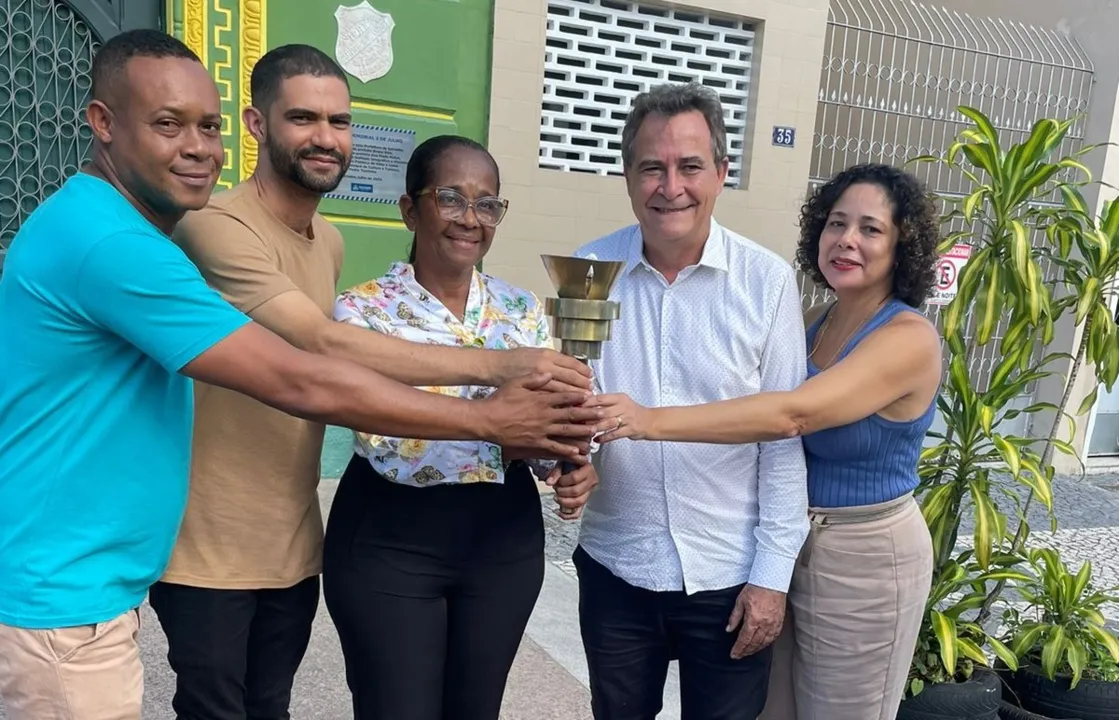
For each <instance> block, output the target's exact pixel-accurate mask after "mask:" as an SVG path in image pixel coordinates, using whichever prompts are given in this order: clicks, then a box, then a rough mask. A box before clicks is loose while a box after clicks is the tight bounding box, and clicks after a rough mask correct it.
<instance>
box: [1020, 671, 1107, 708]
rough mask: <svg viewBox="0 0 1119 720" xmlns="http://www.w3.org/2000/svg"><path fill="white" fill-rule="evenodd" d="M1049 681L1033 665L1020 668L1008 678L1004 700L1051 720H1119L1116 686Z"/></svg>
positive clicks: (1083, 679)
mask: <svg viewBox="0 0 1119 720" xmlns="http://www.w3.org/2000/svg"><path fill="white" fill-rule="evenodd" d="M1071 684H1072V681H1071V679H1069V678H1067V677H1060V676H1058V677H1057V679H1056V680H1050V679H1049V678H1047V677H1045V675H1043V674H1042V673H1041V671H1040V670H1039V669H1038V668H1036V667H1034V666H1033V665H1023V666H1022V667H1020V668H1019V669H1018V672H1016V673H1013V674H1012V675H1010V677H1009V678H1008V683H1007V685H1008V687H1007V692H1005V693H1004V695H1005V696H1006V697H1005V699H1006V700H1007V701H1009V702H1012V703H1014V704H1016V705H1018V706H1019V707H1021V708H1022V709H1023V710H1028V711H1030V712H1032V713H1037V714H1039V715H1042V716H1044V717H1047V718H1053V719H1054V720H1119V683H1112V682H1101V681H1099V680H1088V679H1086V678H1081V680H1080V682H1079V683H1077V685H1076V689H1075V690H1070V689H1069V686H1070V685H1071Z"/></svg>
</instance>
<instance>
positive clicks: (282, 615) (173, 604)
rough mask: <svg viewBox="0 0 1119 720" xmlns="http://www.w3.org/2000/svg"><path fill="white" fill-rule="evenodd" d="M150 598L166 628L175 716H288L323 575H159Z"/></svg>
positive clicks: (215, 719)
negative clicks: (253, 585)
mask: <svg viewBox="0 0 1119 720" xmlns="http://www.w3.org/2000/svg"><path fill="white" fill-rule="evenodd" d="M148 602H149V603H150V604H151V606H152V609H153V610H155V613H156V615H157V616H158V617H159V624H160V625H161V626H163V632H164V634H165V635H166V636H167V645H168V652H167V658H168V660H169V661H170V663H171V669H172V670H174V671H175V676H176V677H175V697H174V699H173V700H172V702H171V706H172V708H173V709H174V711H175V716H176V717H177V718H178V720H288V719H289V718H290V717H291V716H290V714H289V713H288V707H289V706H290V704H291V686H292V683H293V682H294V680H295V671H296V670H298V669H299V663H300V662H302V661H303V654H304V653H305V652H306V651H307V643H308V642H309V641H310V638H311V625H312V623H313V622H314V620H315V611H316V610H317V609H318V605H319V578H318V576H315V577H310V578H307V579H306V580H304V581H303V582H301V583H299V584H298V585H295V586H293V587H290V588H283V589H277V590H213V589H209V588H198V587H190V586H187V585H172V584H169V583H162V582H161V583H156V584H155V585H153V586H152V587H151V589H150V590H149V591H148Z"/></svg>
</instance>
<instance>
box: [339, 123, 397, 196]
mask: <svg viewBox="0 0 1119 720" xmlns="http://www.w3.org/2000/svg"><path fill="white" fill-rule="evenodd" d="M352 131H353V157H352V159H351V161H350V168H349V170H347V171H346V174H345V175H344V176H343V177H342V182H340V183H339V184H338V187H337V188H336V189H335V190H334V192H331V193H327V194H326V197H328V198H333V199H335V200H356V201H358V202H372V203H386V204H391V205H395V204H396V203H397V201H398V200H400V196H401V195H403V194H404V173H405V170H407V168H408V158H410V157H411V156H412V150H413V148H415V146H416V133H415V132H413V131H412V130H400V129H398V128H389V127H378V126H376V125H362V124H360V123H354V124H353V127H352Z"/></svg>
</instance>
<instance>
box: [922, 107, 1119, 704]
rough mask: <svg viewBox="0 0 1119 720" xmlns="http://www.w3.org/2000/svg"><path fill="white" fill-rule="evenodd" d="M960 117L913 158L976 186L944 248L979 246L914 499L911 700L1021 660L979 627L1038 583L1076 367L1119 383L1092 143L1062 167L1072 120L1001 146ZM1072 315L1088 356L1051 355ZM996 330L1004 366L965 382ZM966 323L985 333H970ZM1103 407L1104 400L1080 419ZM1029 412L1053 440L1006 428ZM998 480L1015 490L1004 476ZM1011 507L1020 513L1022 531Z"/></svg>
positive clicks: (1107, 213)
mask: <svg viewBox="0 0 1119 720" xmlns="http://www.w3.org/2000/svg"><path fill="white" fill-rule="evenodd" d="M960 112H961V113H962V114H963V115H965V116H966V117H968V118H969V119H970V120H971V121H972V123H973V125H972V126H971V127H969V128H967V129H965V130H964V131H963V132H962V133H961V134H960V136H959V139H958V141H957V142H956V143H954V144H953V145H952V146H951V147H950V148H949V150H948V152H947V153H946V154H945V156H944V157H943V158H938V157H931V156H925V157H921V158H916V159H915V161H925V162H938V163H944V164H946V165H947V166H948V167H949V168H950V169H952V170H953V171H956V172H959V173H961V174H962V175H963V176H964V177H966V178H967V179H968V180H969V182H970V183H971V185H972V187H971V189H970V192H969V193H967V194H966V195H965V196H963V197H962V198H958V199H955V200H953V199H948V202H949V203H951V204H952V206H953V207H952V209H951V211H950V212H949V213H948V214H947V215H946V216H945V218H944V220H945V222H946V223H953V222H958V221H960V220H962V221H963V223H964V224H965V225H966V226H967V227H968V229H966V230H962V231H959V232H954V233H951V234H950V235H948V236H947V237H946V239H945V241H944V243H943V245H942V250H946V249H948V248H949V247H951V246H952V245H954V244H956V243H958V242H967V243H969V244H970V245H971V246H972V249H973V252H972V256H971V259H970V260H969V261H968V263H967V265H966V266H965V267H964V270H963V272H962V273H961V275H960V280H959V288H958V292H957V295H956V297H955V298H954V299H953V300H952V302H951V303H950V304H949V305H948V306H947V308H945V311H944V314H943V318H942V319H943V327H942V330H943V334H944V339H945V345H946V347H947V366H948V367H947V376H946V380H945V383H944V391H943V393H942V396H941V398H940V399H939V401H938V403H939V408H940V411H941V414H942V416H943V418H944V419H945V421H946V427H947V430H946V432H944V433H942V434H936V433H933V434H932V435H933V437H934V438H935V440H936V441H937V442H936V444H934V445H933V446H932V447H929V448H927V449H926V450H925V452H924V453H923V455H922V458H921V463H920V468H919V473H920V476H921V485H920V487H919V488H918V496H919V498H920V502H921V509H922V512H923V514H924V516H925V519H926V521H927V523H928V525H929V529H930V532H931V534H932V537H933V544H934V552H935V565H934V586H933V592H932V593H931V595H930V599H929V605H928V612H927V617H926V621H925V623H924V625H923V627H922V632H921V638H920V641H919V645H918V650H917V653H916V656H915V658H914V664H913V667H912V669H911V680H912V681H911V686H910V692H911V693H913V692H919V691H920V688H921V687H923V685H924V684H925V683H927V682H945V681H951V680H959V679H963V678H966V677H968V676H970V673H971V670H972V668H973V667H974V666H975V664H976V663H980V664H985V658H986V656H987V653H986V652H984V651H983V649H984V648H983V646H984V645H985V646H986V649H987V650H989V651H990V652H991V653H993V654H995V655H998V656H999V657H1001V658H1003V660H1004V662H1006V663H1007V664H1008V665H1012V666H1013V663H1012V661H1011V659H1008V658H1016V657H1019V656H1020V654H1019V653H1014V652H1012V651H1011V650H1008V649H1007V647H1006V646H1005V645H1003V644H1001V643H999V642H998V641H997V640H995V639H994V638H992V637H989V636H988V635H987V633H986V632H984V630H983V626H984V624H985V621H986V620H987V619H988V616H989V613H990V610H991V607H992V606H993V604H994V603H995V602H996V601H997V600H998V599H999V597H1001V595H1002V593H1003V591H1004V589H1005V583H1006V582H1007V581H1011V582H1015V583H1027V582H1030V577H1031V576H1029V575H1028V574H1026V573H1024V572H1023V571H1022V570H1021V569H1020V568H1019V566H1020V564H1021V562H1022V561H1023V555H1022V550H1023V548H1024V547H1025V543H1026V540H1027V539H1028V536H1029V524H1028V523H1027V522H1026V513H1027V512H1028V510H1029V508H1030V506H1031V504H1032V503H1033V502H1034V501H1035V500H1036V501H1038V502H1040V503H1041V504H1042V505H1043V506H1044V507H1045V509H1046V510H1047V511H1048V512H1049V516H1050V519H1051V523H1052V524H1053V525H1054V527H1055V523H1056V519H1055V518H1053V515H1052V510H1053V487H1052V481H1053V477H1054V475H1055V469H1054V466H1053V463H1052V460H1053V453H1054V452H1055V451H1057V450H1060V451H1062V452H1065V453H1068V454H1071V455H1073V456H1074V457H1075V451H1074V449H1073V447H1072V445H1071V444H1070V442H1069V441H1070V440H1071V438H1072V435H1073V433H1074V432H1075V422H1074V419H1073V416H1072V415H1070V413H1069V412H1068V406H1069V404H1070V402H1071V399H1072V391H1073V388H1074V386H1075V384H1076V380H1077V377H1078V375H1079V373H1080V372H1081V371H1082V370H1083V368H1084V366H1085V363H1086V362H1087V363H1090V364H1091V367H1092V368H1093V369H1094V372H1095V374H1096V375H1097V377H1098V379H1099V380H1100V381H1101V382H1103V383H1104V384H1105V385H1106V386H1107V387H1109V388H1110V387H1111V385H1112V384H1113V383H1114V382H1115V380H1116V376H1117V375H1119V334H1117V330H1116V326H1115V321H1114V317H1113V316H1112V313H1111V310H1110V307H1109V304H1108V303H1109V300H1110V298H1109V291H1110V289H1111V287H1112V283H1113V282H1114V277H1115V274H1116V272H1117V271H1119V257H1117V256H1119V203H1111V204H1109V205H1108V206H1107V207H1106V208H1105V210H1104V212H1103V213H1102V214H1101V216H1100V217H1099V218H1095V217H1094V216H1093V215H1092V213H1091V212H1090V210H1089V208H1088V206H1087V203H1086V202H1085V199H1084V196H1083V194H1082V192H1081V190H1080V188H1081V187H1083V186H1084V185H1086V184H1087V183H1088V182H1089V181H1090V173H1089V171H1088V169H1087V168H1086V167H1085V166H1084V165H1083V164H1082V163H1081V162H1080V161H1079V159H1078V158H1079V156H1081V155H1083V154H1084V153H1086V152H1088V151H1089V150H1091V149H1092V148H1091V147H1089V148H1085V149H1083V150H1081V151H1080V152H1078V153H1076V154H1075V155H1072V156H1068V157H1060V158H1056V159H1054V158H1053V155H1054V154H1055V152H1056V151H1057V149H1058V148H1059V147H1060V146H1061V144H1062V141H1063V140H1064V139H1065V137H1066V136H1067V134H1068V132H1069V130H1070V128H1071V126H1072V123H1073V121H1072V120H1067V121H1064V122H1058V121H1056V120H1052V119H1043V120H1039V121H1038V122H1037V123H1036V124H1035V125H1034V126H1033V128H1032V130H1031V132H1030V134H1029V136H1028V137H1027V138H1026V139H1025V140H1024V141H1023V142H1021V143H1019V144H1016V145H1013V146H1011V147H1009V148H1005V149H1004V148H1003V147H1002V146H1001V145H1000V141H999V135H998V132H997V130H996V129H995V127H994V126H993V125H992V124H991V122H990V121H989V120H988V119H987V118H986V117H985V116H984V115H983V114H982V113H981V112H979V111H977V110H975V109H973V108H966V107H964V108H960ZM1066 176H1071V177H1072V179H1068V178H1067V177H1066ZM1047 270H1048V273H1049V275H1048V277H1047V273H1046V271H1047ZM1065 317H1071V318H1072V321H1073V322H1074V323H1075V324H1076V325H1077V326H1078V328H1080V331H1081V340H1080V342H1079V343H1078V346H1077V349H1076V351H1075V352H1074V353H1073V354H1071V355H1070V354H1068V353H1057V352H1047V346H1048V345H1049V344H1050V342H1051V341H1052V340H1053V337H1054V334H1055V328H1056V325H1057V323H1058V322H1059V321H1061V320H1062V318H1065ZM1000 322H1005V328H1006V330H1005V333H1004V334H1003V337H1002V339H1001V341H1000V344H999V360H998V362H997V363H996V364H995V366H994V367H993V368H992V370H991V373H990V376H989V377H988V378H987V379H986V382H985V384H982V385H981V384H980V383H979V382H977V378H976V377H975V376H973V375H972V374H971V373H969V368H970V366H971V364H972V362H971V361H972V360H973V359H974V357H975V355H976V354H977V351H978V350H979V349H980V348H983V347H984V346H986V345H988V344H989V343H991V342H992V341H993V340H994V339H995V331H996V328H997V327H998V325H999V323H1000ZM969 325H970V327H972V329H973V332H972V333H971V334H970V336H966V335H965V329H966V328H967V327H968V326H969ZM1051 376H1056V377H1060V378H1061V379H1062V381H1063V383H1064V392H1063V394H1062V398H1061V401H1060V402H1059V403H1057V404H1053V403H1035V404H1033V405H1030V406H1029V407H1026V408H1018V407H1016V406H1015V403H1014V401H1015V400H1017V399H1019V398H1020V397H1022V396H1024V395H1026V393H1027V392H1028V390H1029V388H1031V387H1032V386H1034V385H1035V384H1036V383H1037V382H1039V381H1041V380H1043V379H1045V378H1048V377H1051ZM1092 401H1094V393H1093V395H1092V397H1089V398H1088V399H1087V400H1086V401H1085V402H1084V404H1082V406H1081V407H1080V409H1079V410H1078V412H1077V415H1081V414H1083V413H1084V412H1085V411H1086V410H1087V408H1088V407H1090V405H1091V402H1092ZM1023 414H1024V415H1027V416H1029V419H1030V420H1032V423H1031V425H1037V424H1039V421H1041V422H1043V423H1044V422H1046V419H1047V418H1049V417H1051V419H1049V420H1048V422H1049V425H1048V428H1047V430H1048V431H1047V432H1046V433H1045V434H1044V435H1041V436H1039V437H1033V436H1028V435H1027V436H1020V435H1015V434H1011V433H1008V432H1005V431H1001V430H1000V428H1005V427H1008V425H1006V423H1007V422H1008V421H1010V420H1014V419H1015V418H1018V417H1019V416H1021V415H1023ZM1063 429H1064V432H1062V430H1063ZM1065 433H1067V434H1065ZM999 477H1009V478H1011V479H1012V481H1013V482H1012V484H1011V485H1009V486H1007V485H1006V484H1005V483H1000V482H996V479H997V478H999ZM1023 495H1024V496H1025V497H1024V502H1023V497H1022V496H1023ZM1011 513H1013V515H1014V516H1016V519H1017V529H1016V531H1014V533H1013V536H1012V535H1011V533H1010V529H1009V526H1010V517H1011ZM964 517H970V518H971V519H972V520H973V525H974V530H973V532H972V537H971V538H970V539H971V542H972V550H970V551H967V552H966V553H964V554H963V555H957V554H956V553H957V547H956V546H957V543H958V542H959V540H960V538H959V533H960V526H961V521H962V519H963V518H964ZM981 659H982V660H984V662H981Z"/></svg>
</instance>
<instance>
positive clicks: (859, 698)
mask: <svg viewBox="0 0 1119 720" xmlns="http://www.w3.org/2000/svg"><path fill="white" fill-rule="evenodd" d="M809 515H810V517H811V520H812V530H811V532H810V534H809V536H808V540H807V541H806V542H805V544H804V548H803V549H802V550H801V555H800V559H799V560H798V561H797V567H796V570H795V571H794V573H793V581H792V585H791V587H790V588H789V613H788V616H787V617H786V622H785V627H784V630H783V631H782V633H781V636H780V637H779V638H778V640H777V642H776V643H775V644H774V655H773V669H772V672H771V680H770V686H769V700H768V702H767V704H766V709H765V712H763V713H762V715H761V716H760V717H761V718H762V719H763V720H894V718H895V716H896V715H897V709H898V705H899V704H900V703H901V698H902V695H903V693H904V691H905V683H906V679H907V676H908V673H909V665H910V661H911V660H912V659H913V650H914V648H915V647H916V645H917V632H918V630H919V629H920V627H921V620H922V618H923V616H924V612H925V602H926V601H927V599H928V594H929V589H930V586H931V584H932V540H931V538H930V537H929V531H928V526H927V525H926V524H925V520H924V518H923V517H922V516H921V510H920V508H919V507H918V505H917V503H916V501H914V499H913V497H912V496H911V495H906V496H905V497H903V498H900V499H898V500H894V501H891V502H888V503H882V504H881V505H869V506H863V507H856V508H837V509H828V510H817V509H813V510H812V511H810V513H809Z"/></svg>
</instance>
